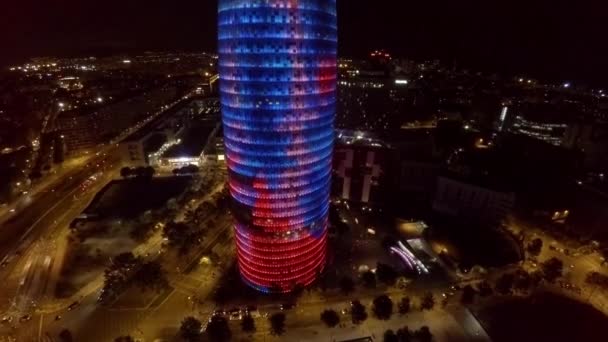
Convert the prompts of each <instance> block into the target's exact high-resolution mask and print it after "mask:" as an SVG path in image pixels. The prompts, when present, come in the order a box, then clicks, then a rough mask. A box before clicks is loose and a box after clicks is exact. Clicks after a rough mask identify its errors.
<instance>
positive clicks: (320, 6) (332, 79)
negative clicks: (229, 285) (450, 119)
mask: <svg viewBox="0 0 608 342" xmlns="http://www.w3.org/2000/svg"><path fill="white" fill-rule="evenodd" d="M336 52H337V27H336V1H335V0H248V1H247V0H220V2H219V70H220V93H221V102H222V119H223V123H224V136H225V144H226V151H227V163H228V169H229V178H230V191H231V194H232V198H233V200H234V201H233V203H234V206H233V207H234V208H233V213H234V218H235V222H236V223H235V236H236V242H237V250H238V261H239V270H240V272H241V276H242V278H243V280H244V281H245V282H246V283H247V284H249V285H250V286H252V287H254V288H256V289H258V290H260V291H264V292H287V291H290V290H292V289H293V288H294V287H295V286H297V285H301V286H305V285H308V284H310V283H312V282H313V281H314V280H315V279H316V277H317V275H318V274H319V273H320V272H322V270H323V268H324V266H325V256H326V241H327V236H326V232H327V215H328V210H329V187H330V176H331V160H332V153H333V144H334V131H333V124H334V117H335V104H336V70H337V69H336V60H337V56H336Z"/></svg>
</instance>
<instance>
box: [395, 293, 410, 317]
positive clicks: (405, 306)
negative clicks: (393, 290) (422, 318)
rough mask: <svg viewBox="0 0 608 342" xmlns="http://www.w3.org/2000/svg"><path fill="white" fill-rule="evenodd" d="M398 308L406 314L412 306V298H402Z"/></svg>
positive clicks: (401, 312)
mask: <svg viewBox="0 0 608 342" xmlns="http://www.w3.org/2000/svg"><path fill="white" fill-rule="evenodd" d="M398 308H399V313H400V314H402V315H405V314H406V313H408V312H410V309H411V308H412V301H411V300H410V297H403V298H401V301H400V302H399V305H398Z"/></svg>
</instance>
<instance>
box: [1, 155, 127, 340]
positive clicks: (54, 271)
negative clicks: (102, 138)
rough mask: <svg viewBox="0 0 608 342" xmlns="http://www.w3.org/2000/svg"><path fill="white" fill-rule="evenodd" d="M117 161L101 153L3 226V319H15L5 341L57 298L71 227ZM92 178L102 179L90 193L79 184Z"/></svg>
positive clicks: (115, 168)
mask: <svg viewBox="0 0 608 342" xmlns="http://www.w3.org/2000/svg"><path fill="white" fill-rule="evenodd" d="M104 159H105V162H104V161H103V160H104ZM118 160H119V159H118V158H117V157H108V156H104V155H103V153H100V155H99V157H97V158H95V159H93V162H95V163H93V162H91V163H90V164H89V165H90V166H89V167H84V168H83V169H81V170H73V172H71V173H69V175H66V178H64V179H63V180H61V181H59V182H57V183H56V184H52V185H51V187H49V188H48V189H47V190H46V191H41V192H40V193H39V194H38V195H37V198H36V200H35V201H34V202H32V204H31V205H30V206H29V207H27V208H25V209H24V210H23V211H21V212H20V213H18V214H16V215H15V216H13V217H12V218H11V219H10V220H8V221H6V222H4V224H3V225H2V230H3V231H2V233H3V240H2V245H1V246H2V248H1V251H2V254H0V255H2V260H3V261H4V264H3V267H2V268H0V277H1V278H2V280H3V281H2V284H0V314H1V315H2V317H12V319H13V322H12V323H11V324H3V325H2V326H0V336H1V335H2V334H3V333H4V334H6V333H8V332H10V331H12V330H15V329H21V328H22V325H23V324H31V322H25V323H21V322H18V320H19V318H20V317H24V316H26V315H33V314H34V312H35V311H36V310H38V309H39V308H40V307H41V306H42V305H43V304H44V303H45V302H47V301H49V300H52V299H53V296H54V290H55V285H56V283H57V278H58V276H59V272H60V271H61V265H62V263H63V255H64V252H65V244H66V243H67V235H68V227H69V224H70V222H71V221H72V220H73V219H74V218H75V217H76V216H78V215H79V214H80V213H81V212H82V210H83V209H84V208H86V206H87V205H88V203H89V202H90V201H91V200H92V198H93V197H94V195H95V193H96V192H97V191H99V190H100V189H101V188H102V187H103V186H105V184H107V183H108V182H109V181H110V180H111V179H112V178H113V177H115V176H116V175H118V168H119V167H120V163H119V162H118ZM98 164H99V167H98V166H97V165H98ZM102 172H103V173H102ZM93 174H97V176H98V177H97V181H95V182H92V183H91V184H90V186H89V187H88V188H85V189H83V188H81V187H80V185H81V184H82V183H83V182H84V181H85V180H87V179H89V177H90V176H91V175H93ZM36 214H37V215H36Z"/></svg>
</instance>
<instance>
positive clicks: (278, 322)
mask: <svg viewBox="0 0 608 342" xmlns="http://www.w3.org/2000/svg"><path fill="white" fill-rule="evenodd" d="M286 319H287V317H286V315H285V314H284V313H282V312H280V313H275V314H273V315H271V316H270V317H269V318H268V321H269V323H270V329H271V331H270V332H271V333H272V334H274V335H282V334H283V333H284V332H285V321H286ZM241 328H242V330H243V331H244V332H247V333H251V332H255V331H256V326H255V320H254V319H253V317H251V315H250V314H246V315H245V316H244V317H243V318H242V320H241ZM204 333H206V334H207V337H208V338H209V340H210V341H214V342H225V341H230V339H231V338H232V331H231V330H230V327H229V325H228V320H227V319H226V317H224V316H220V315H216V316H213V317H211V320H210V321H209V324H208V325H207V327H206V328H205V329H204ZM180 336H181V337H182V339H184V340H185V341H187V342H199V341H201V340H202V339H203V324H202V323H201V321H199V320H198V319H196V318H195V317H186V318H185V319H184V320H183V321H182V324H181V327H180Z"/></svg>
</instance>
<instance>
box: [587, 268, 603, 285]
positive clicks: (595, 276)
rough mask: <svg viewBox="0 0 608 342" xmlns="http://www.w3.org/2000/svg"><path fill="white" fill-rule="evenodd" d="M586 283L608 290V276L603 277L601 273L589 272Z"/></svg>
mask: <svg viewBox="0 0 608 342" xmlns="http://www.w3.org/2000/svg"><path fill="white" fill-rule="evenodd" d="M585 282H586V283H587V284H590V285H596V286H600V287H602V288H608V276H606V275H603V274H601V273H599V272H595V271H593V272H589V273H587V276H586V277H585Z"/></svg>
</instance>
